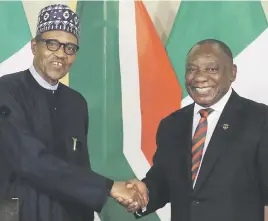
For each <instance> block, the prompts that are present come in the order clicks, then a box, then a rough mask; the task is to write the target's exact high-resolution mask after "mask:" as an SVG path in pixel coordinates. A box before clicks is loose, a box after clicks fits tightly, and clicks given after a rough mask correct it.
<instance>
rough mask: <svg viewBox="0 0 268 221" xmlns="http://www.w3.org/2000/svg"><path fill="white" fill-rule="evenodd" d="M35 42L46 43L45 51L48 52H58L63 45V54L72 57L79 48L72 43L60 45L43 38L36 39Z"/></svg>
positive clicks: (53, 40) (56, 41) (52, 40)
mask: <svg viewBox="0 0 268 221" xmlns="http://www.w3.org/2000/svg"><path fill="white" fill-rule="evenodd" d="M36 41H43V42H45V43H46V46H47V49H48V50H50V51H58V50H59V49H60V48H61V46H62V45H63V49H64V52H65V53H66V54H67V55H74V54H75V53H76V52H77V51H78V49H79V46H78V45H76V44H73V43H61V42H59V41H58V40H56V39H43V38H36Z"/></svg>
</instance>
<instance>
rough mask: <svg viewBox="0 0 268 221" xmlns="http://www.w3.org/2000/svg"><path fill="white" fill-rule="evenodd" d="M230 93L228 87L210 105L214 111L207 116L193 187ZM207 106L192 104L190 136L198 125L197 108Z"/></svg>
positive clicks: (198, 114) (198, 115)
mask: <svg viewBox="0 0 268 221" xmlns="http://www.w3.org/2000/svg"><path fill="white" fill-rule="evenodd" d="M231 94H232V88H231V87H230V89H229V90H228V92H227V93H226V94H225V95H224V96H223V97H222V99H220V100H219V101H218V102H217V103H216V104H214V105H212V106H210V107H209V108H212V109H213V110H214V111H213V112H212V113H211V114H210V115H209V116H208V118H207V121H208V129H207V135H206V140H205V144H204V149H203V154H202V158H201V162H200V166H199V169H198V171H197V175H196V178H195V181H194V183H193V188H194V186H195V183H196V180H197V178H198V174H199V171H200V168H201V166H202V161H203V157H204V155H205V153H206V150H207V147H208V144H209V141H210V139H211V136H212V134H213V132H214V129H215V127H216V125H217V123H218V120H219V119H220V116H221V113H222V111H223V109H224V107H225V105H226V103H227V101H228V100H229V98H230V96H231ZM206 108H207V107H202V106H200V105H198V104H196V103H195V105H194V115H193V130H192V137H193V136H194V133H195V130H196V127H197V125H198V122H199V120H200V118H201V116H200V113H199V110H201V109H206Z"/></svg>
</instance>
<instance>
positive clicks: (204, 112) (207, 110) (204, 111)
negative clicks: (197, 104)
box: [199, 108, 214, 118]
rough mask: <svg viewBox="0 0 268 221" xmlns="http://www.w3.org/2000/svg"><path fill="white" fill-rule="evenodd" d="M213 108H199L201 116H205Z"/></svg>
mask: <svg viewBox="0 0 268 221" xmlns="http://www.w3.org/2000/svg"><path fill="white" fill-rule="evenodd" d="M213 111H214V110H213V109H212V108H207V109H201V110H200V111H199V113H200V115H201V117H202V118H207V117H208V116H209V115H210V114H211V113H212V112H213Z"/></svg>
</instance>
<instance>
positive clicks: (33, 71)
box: [29, 65, 59, 91]
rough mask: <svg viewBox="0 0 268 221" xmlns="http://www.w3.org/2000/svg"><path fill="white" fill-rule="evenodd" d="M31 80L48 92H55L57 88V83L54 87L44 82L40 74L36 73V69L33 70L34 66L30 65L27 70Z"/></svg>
mask: <svg viewBox="0 0 268 221" xmlns="http://www.w3.org/2000/svg"><path fill="white" fill-rule="evenodd" d="M29 70H30V72H31V74H32V76H33V78H34V79H35V80H36V81H37V83H38V84H39V85H40V86H41V87H43V88H45V89H48V90H52V91H55V90H57V88H58V86H59V82H58V83H57V84H56V85H50V84H49V83H48V82H47V81H45V80H44V79H43V78H42V77H41V76H40V74H38V73H37V71H36V69H35V68H34V66H33V65H32V66H31V67H30V68H29Z"/></svg>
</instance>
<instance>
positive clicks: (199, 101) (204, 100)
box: [192, 96, 214, 107]
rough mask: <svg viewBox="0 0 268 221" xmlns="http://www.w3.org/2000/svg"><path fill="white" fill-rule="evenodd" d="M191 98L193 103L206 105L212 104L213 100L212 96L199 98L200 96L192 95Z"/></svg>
mask: <svg viewBox="0 0 268 221" xmlns="http://www.w3.org/2000/svg"><path fill="white" fill-rule="evenodd" d="M192 99H193V100H194V101H195V103H197V104H199V105H200V106H206V107H207V106H211V105H213V104H214V103H213V101H214V99H213V98H205V97H202V98H200V97H196V96H194V97H192Z"/></svg>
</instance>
